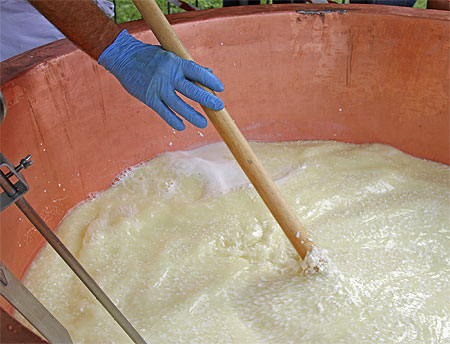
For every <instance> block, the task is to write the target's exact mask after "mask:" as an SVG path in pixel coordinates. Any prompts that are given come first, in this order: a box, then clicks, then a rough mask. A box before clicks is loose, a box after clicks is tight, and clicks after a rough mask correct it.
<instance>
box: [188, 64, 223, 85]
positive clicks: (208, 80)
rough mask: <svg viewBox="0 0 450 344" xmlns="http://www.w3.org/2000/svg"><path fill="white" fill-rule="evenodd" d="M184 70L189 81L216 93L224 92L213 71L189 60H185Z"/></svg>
mask: <svg viewBox="0 0 450 344" xmlns="http://www.w3.org/2000/svg"><path fill="white" fill-rule="evenodd" d="M182 69H183V73H184V75H185V77H186V78H188V79H189V80H192V81H196V82H199V83H201V84H202V85H205V86H206V87H209V88H210V89H212V90H213V91H216V92H222V91H223V90H224V87H223V85H222V82H221V81H220V80H219V79H218V78H217V77H216V76H215V75H214V74H213V73H212V70H211V69H208V68H205V67H202V66H200V65H198V64H196V63H195V62H194V61H188V60H183V62H182Z"/></svg>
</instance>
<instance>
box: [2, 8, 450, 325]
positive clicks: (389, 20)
mask: <svg viewBox="0 0 450 344" xmlns="http://www.w3.org/2000/svg"><path fill="white" fill-rule="evenodd" d="M169 19H170V21H171V23H172V24H173V25H174V28H175V31H176V32H177V34H178V35H179V37H180V39H181V40H182V42H183V43H184V45H185V46H186V48H187V49H188V51H189V52H190V53H191V55H192V56H193V58H194V59H195V60H196V62H198V63H199V64H202V65H204V66H208V67H211V68H212V69H213V70H214V72H215V74H216V75H217V76H219V78H220V79H221V80H222V81H223V83H224V85H225V91H224V92H223V94H222V95H221V97H222V99H223V100H224V102H225V104H226V107H227V109H228V111H229V113H230V115H231V116H232V117H233V118H234V119H235V121H236V123H237V125H238V126H239V127H240V129H241V130H242V132H243V133H244V135H245V137H246V138H247V139H248V140H263V141H282V140H283V141H284V140H310V139H326V140H338V141H346V142H353V143H363V142H380V143H385V144H389V145H392V146H395V147H397V148H399V149H401V150H403V151H405V152H407V153H410V154H413V155H415V156H419V157H423V158H426V159H430V160H434V161H439V162H442V163H446V164H448V163H449V160H450V157H449V154H450V153H449V152H450V150H449V117H450V115H449V50H448V47H449V25H450V13H449V12H446V11H438V10H420V9H412V8H403V7H387V6H370V5H363V6H358V5H348V6H345V5H272V6H249V7H235V8H225V9H215V10H208V11H199V12H189V13H183V14H176V15H172V16H169ZM124 27H125V28H127V29H128V30H129V32H130V33H132V34H133V35H135V37H137V38H138V39H141V40H143V41H144V42H147V43H152V44H156V43H157V42H156V40H155V38H154V36H153V34H152V33H151V31H149V30H148V28H147V26H146V24H145V23H144V22H143V21H137V22H132V23H128V24H126V25H125V26H124ZM1 78H2V80H1V90H2V92H3V94H4V96H5V98H6V101H7V106H8V113H7V116H6V119H5V120H4V122H3V123H2V125H1V151H2V153H3V154H5V155H6V157H7V158H8V159H9V160H11V161H12V162H13V163H14V164H16V163H17V162H18V161H19V160H20V159H21V158H23V157H24V156H25V155H26V154H32V155H33V160H34V164H33V166H32V167H31V168H29V169H28V170H25V171H24V172H23V173H24V175H25V178H26V180H27V182H28V184H29V185H30V191H29V192H28V193H27V194H26V196H25V197H26V198H27V200H28V201H29V202H30V203H31V205H32V206H33V207H34V208H35V209H36V210H37V211H38V213H39V214H40V215H41V216H42V217H43V219H44V220H45V221H46V222H47V223H48V225H49V226H50V227H51V228H56V226H57V225H58V223H59V222H60V221H61V219H62V218H63V217H64V215H65V214H66V213H67V211H68V210H70V209H71V208H73V207H74V206H75V205H76V204H77V203H79V202H81V201H82V200H84V199H85V198H86V197H87V196H88V195H89V194H91V193H95V192H98V191H101V190H104V189H105V188H107V187H108V186H110V185H111V183H112V181H113V180H114V178H115V176H117V175H118V174H119V173H120V172H121V171H123V170H124V169H126V168H127V167H129V166H132V165H135V164H137V163H139V162H142V161H145V160H149V159H151V158H152V157H154V156H155V155H157V154H159V153H161V152H164V151H169V150H180V149H190V148H194V147H198V146H200V145H205V144H208V143H212V142H216V141H218V140H220V138H219V136H218V134H217V132H216V131H215V129H214V127H213V126H212V125H211V124H210V125H209V126H208V127H207V128H206V129H205V130H201V131H200V130H198V129H197V128H194V127H192V126H188V128H187V129H186V130H185V131H184V132H174V131H173V130H172V129H171V128H170V127H168V126H167V125H166V124H165V123H164V122H163V121H162V120H161V119H160V118H159V116H158V115H156V114H155V113H154V112H153V111H152V110H150V109H148V108H147V107H146V106H144V105H143V104H142V103H140V102H139V101H137V100H135V99H134V98H133V97H132V96H130V95H129V94H128V93H126V91H125V90H124V89H123V88H122V87H121V85H120V84H119V83H118V81H116V79H115V78H114V77H113V76H112V75H111V74H109V73H108V72H107V71H105V70H104V69H103V68H102V67H101V66H99V65H97V63H96V62H95V61H94V60H92V59H91V58H90V57H88V56H87V55H86V54H84V53H83V52H81V51H80V50H79V49H77V48H76V47H75V46H73V45H72V44H71V43H70V42H69V41H67V40H61V41H58V42H55V43H53V44H50V45H47V46H45V47H41V48H38V49H35V50H32V51H29V52H26V53H24V54H22V55H19V56H16V57H13V58H11V59H9V60H7V61H5V62H2V63H1ZM196 107H197V108H198V109H200V107H198V106H196ZM0 230H1V251H0V257H1V261H2V262H3V263H4V264H5V265H6V266H7V267H8V268H9V269H10V270H11V271H12V272H13V273H14V274H15V275H16V276H18V277H19V278H22V277H23V275H24V273H25V271H26V268H27V267H28V265H29V264H30V262H31V261H32V259H33V258H34V256H35V254H36V253H37V251H38V250H39V249H40V247H41V246H42V244H43V243H44V239H43V238H42V237H41V235H40V234H39V233H38V232H37V231H36V230H35V229H34V228H33V226H32V225H31V224H30V223H29V222H28V221H27V220H26V218H25V217H24V215H22V214H21V213H20V211H19V210H18V209H17V208H16V207H15V206H10V207H9V208H8V209H7V210H5V211H4V212H2V214H1V229H0ZM1 302H2V303H1V306H2V307H3V308H4V309H6V310H7V311H8V312H10V311H11V306H9V305H8V304H7V303H6V302H5V301H4V300H3V299H2V301H1ZM19 332H20V331H19Z"/></svg>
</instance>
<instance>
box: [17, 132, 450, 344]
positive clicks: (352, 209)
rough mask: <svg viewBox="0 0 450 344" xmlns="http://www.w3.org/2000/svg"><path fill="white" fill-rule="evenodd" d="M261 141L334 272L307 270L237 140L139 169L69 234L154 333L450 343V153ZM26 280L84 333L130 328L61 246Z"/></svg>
mask: <svg viewBox="0 0 450 344" xmlns="http://www.w3.org/2000/svg"><path fill="white" fill-rule="evenodd" d="M252 147H253V148H254V150H255V152H256V154H257V155H258V156H259V157H260V159H261V161H262V163H263V165H264V166H265V168H266V169H267V170H268V171H269V173H270V174H271V175H272V177H273V178H274V179H275V180H276V183H277V185H278V186H279V188H280V189H281V192H282V193H283V195H284V196H285V197H286V199H287V201H288V203H289V204H290V205H291V207H292V208H293V210H294V211H295V213H296V214H297V215H298V216H299V219H300V221H301V222H302V223H303V225H304V226H305V228H306V230H307V231H308V232H309V234H310V235H311V237H312V239H313V240H314V242H315V243H316V244H317V246H318V247H320V248H321V250H327V251H328V256H329V257H330V259H331V262H330V263H329V266H328V268H327V269H326V271H323V272H321V273H310V272H307V271H304V270H302V265H301V262H300V261H299V258H298V256H297V253H296V252H295V250H294V249H293V248H292V247H291V244H290V243H289V242H288V240H287V239H286V238H285V235H284V234H283V232H282V230H281V229H280V228H279V226H278V225H277V224H276V222H275V220H274V219H273V218H272V216H271V215H270V213H269V211H268V210H267V208H266V206H265V205H264V204H263V202H262V200H261V199H260V197H259V196H258V195H257V193H256V191H255V190H254V188H253V187H251V186H249V182H248V180H247V178H246V177H245V175H244V174H243V172H241V170H240V168H239V166H238V165H237V163H236V162H235V161H234V159H233V158H232V156H231V155H230V153H229V152H228V150H227V148H226V147H225V146H224V145H223V144H222V143H217V144H213V145H209V146H205V147H202V148H199V149H196V150H193V151H189V152H172V153H164V154H161V155H160V156H158V157H156V158H155V159H153V160H152V161H150V162H148V163H146V164H144V165H140V166H138V167H136V168H133V169H131V170H129V171H127V172H126V173H124V174H123V175H122V176H121V177H120V178H119V181H118V182H116V183H115V184H114V185H113V186H112V187H111V188H109V189H108V190H106V191H104V192H103V193H101V194H99V195H96V196H95V197H93V198H92V199H89V200H87V201H85V202H84V203H83V204H81V205H79V206H77V207H76V208H75V209H74V210H72V211H71V213H70V214H69V215H68V216H67V217H66V218H65V219H64V221H63V223H62V224H61V226H60V228H59V229H58V235H59V237H60V238H61V239H62V240H63V241H64V242H65V244H66V245H67V246H68V247H69V248H70V250H71V251H72V252H73V253H74V254H75V256H76V257H77V258H78V259H79V260H80V261H81V263H82V264H83V266H84V267H85V268H86V269H87V270H88V271H89V273H90V274H91V275H92V276H93V277H94V279H95V280H96V281H97V282H98V283H99V285H100V286H101V287H102V288H103V289H104V290H105V292H106V293H107V294H108V295H109V296H110V297H111V299H112V301H113V302H114V303H115V304H116V305H117V306H118V307H119V309H120V310H121V311H122V312H123V313H124V314H125V316H126V317H127V318H128V319H129V320H130V322H131V323H132V324H133V325H134V326H135V327H136V329H137V330H138V331H139V332H140V333H141V335H142V336H143V337H144V338H145V339H146V341H147V342H148V343H202V344H204V343H274V344H279V343H326V344H330V343H358V344H363V343H390V344H391V343H420V344H424V343H427V344H432V343H450V316H449V314H450V304H449V295H450V290H449V288H450V259H449V258H450V238H449V229H450V224H449V222H450V219H449V214H450V204H449V200H450V198H449V196H450V169H449V167H448V166H445V165H441V164H438V163H432V162H428V161H424V160H421V159H417V158H414V157H411V156H409V155H406V154H404V153H402V152H400V151H398V150H396V149H394V148H392V147H389V146H385V145H380V144H366V145H352V144H346V143H336V142H319V141H310V142H284V143H252ZM25 284H26V285H27V287H28V288H29V289H30V290H31V291H32V293H34V295H35V296H37V297H38V298H39V299H40V300H41V302H42V303H43V304H44V305H45V306H46V307H47V308H48V309H49V310H50V311H51V312H52V313H53V314H54V316H55V317H56V318H57V319H59V320H60V321H61V322H62V324H63V325H64V326H65V327H66V328H67V329H68V331H69V333H70V335H71V337H72V339H73V340H74V342H76V343H128V342H130V339H129V338H128V337H127V335H126V334H125V333H124V332H123V331H122V329H121V328H120V327H119V326H118V325H117V324H116V323H115V322H114V320H113V319H112V318H111V317H110V316H109V314H108V313H107V312H106V311H104V310H103V308H102V307H101V305H100V304H99V303H98V302H97V301H96V300H95V299H94V297H93V296H91V294H90V293H89V292H88V290H87V289H86V288H85V287H84V285H82V284H81V282H79V281H78V279H77V278H76V277H75V275H74V274H73V273H72V272H71V271H70V270H69V269H68V268H67V267H66V266H65V264H64V263H63V261H62V259H60V258H59V257H58V256H57V255H56V254H55V253H54V251H53V249H52V248H50V247H49V246H46V247H44V248H43V249H42V250H41V251H40V252H39V254H38V255H37V257H36V259H35V260H34V262H33V264H32V265H31V267H30V268H29V270H28V272H27V275H26V278H25Z"/></svg>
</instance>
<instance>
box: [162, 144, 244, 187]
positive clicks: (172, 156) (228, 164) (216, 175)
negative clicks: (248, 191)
mask: <svg viewBox="0 0 450 344" xmlns="http://www.w3.org/2000/svg"><path fill="white" fill-rule="evenodd" d="M166 154H167V155H168V157H169V160H170V165H171V166H172V167H173V168H174V169H175V170H179V171H182V172H183V173H186V174H189V175H197V176H200V177H201V178H202V179H203V180H204V181H205V182H206V192H207V194H209V195H211V194H212V195H217V194H226V193H228V192H229V191H231V190H234V189H237V188H239V187H242V186H248V185H249V184H250V181H249V180H248V178H247V176H246V175H245V174H244V172H243V171H242V169H241V167H240V166H239V164H238V163H237V162H236V160H235V159H234V157H233V156H232V155H231V153H230V151H229V150H228V148H227V147H226V146H225V144H224V143H223V142H218V143H213V144H211V145H208V146H203V147H200V148H197V149H194V150H191V151H178V152H168V153H166Z"/></svg>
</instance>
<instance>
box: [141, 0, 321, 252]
mask: <svg viewBox="0 0 450 344" xmlns="http://www.w3.org/2000/svg"><path fill="white" fill-rule="evenodd" d="M133 2H134V4H135V5H136V7H137V8H138V10H139V12H140V13H141V14H142V16H143V18H144V20H145V21H146V23H147V24H148V25H149V26H150V28H151V30H152V31H153V33H154V35H155V36H156V38H157V39H158V41H159V42H160V43H161V46H162V47H163V48H164V49H165V50H167V51H170V52H172V53H174V54H175V55H177V56H179V57H181V58H183V59H186V60H191V61H193V59H192V57H191V55H189V53H188V52H187V50H186V49H185V47H184V46H183V44H182V43H181V41H180V40H179V38H178V36H177V34H176V33H175V31H174V30H173V28H172V27H171V25H170V23H169V22H168V20H167V18H166V17H165V16H164V14H163V13H162V12H161V10H160V8H159V6H158V5H157V3H156V2H155V1H154V0H133ZM199 86H201V87H202V88H203V89H205V90H207V91H208V92H211V93H213V94H214V92H213V91H211V90H210V89H208V88H207V87H204V86H203V85H199ZM202 108H203V110H204V111H205V113H206V115H207V116H208V118H209V120H210V121H211V123H212V124H213V125H214V127H215V128H216V130H217V131H218V133H219V134H220V136H221V137H222V139H223V141H224V142H225V144H226V145H227V146H228V148H229V149H230V151H231V153H232V154H233V156H234V157H235V159H236V160H237V162H238V163H239V165H240V166H241V168H242V169H243V171H244V172H245V174H246V175H247V177H248V179H249V180H250V181H251V183H252V184H253V186H254V187H255V189H256V191H257V192H258V193H259V195H260V196H261V198H262V199H263V201H264V202H265V204H266V205H267V207H268V208H269V210H270V212H271V213H272V215H273V216H274V218H275V219H276V220H277V222H278V224H279V225H280V227H281V228H282V229H283V231H284V233H285V234H286V236H287V237H288V239H289V241H290V242H291V243H292V245H293V246H294V248H295V249H296V250H297V252H298V254H299V255H300V257H301V258H302V259H304V258H305V256H306V254H307V253H308V252H309V251H311V250H312V248H313V242H312V241H311V240H310V239H309V238H308V234H307V232H306V230H305V229H304V227H303V226H302V224H301V223H300V221H299V220H298V218H297V216H296V215H295V213H294V212H293V211H292V209H291V208H290V207H289V205H288V204H287V202H286V200H285V199H284V198H283V196H282V195H281V193H280V191H279V189H278V188H277V186H276V185H275V183H274V182H273V180H272V179H271V178H270V176H269V175H268V174H267V172H266V170H265V169H264V168H263V166H262V165H261V163H260V162H259V160H258V158H257V157H256V155H255V153H254V152H253V150H252V148H251V147H250V145H249V143H248V142H247V140H246V139H245V137H244V136H243V135H242V133H241V131H240V130H239V128H238V127H237V126H236V124H235V123H234V121H233V120H232V118H231V117H230V115H229V114H228V112H227V110H226V109H225V108H224V109H222V110H220V111H214V110H211V109H209V108H207V107H204V106H202Z"/></svg>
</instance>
